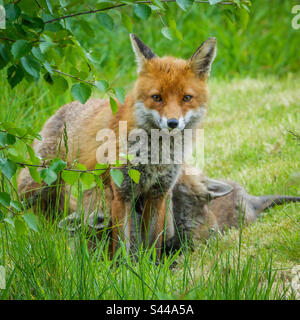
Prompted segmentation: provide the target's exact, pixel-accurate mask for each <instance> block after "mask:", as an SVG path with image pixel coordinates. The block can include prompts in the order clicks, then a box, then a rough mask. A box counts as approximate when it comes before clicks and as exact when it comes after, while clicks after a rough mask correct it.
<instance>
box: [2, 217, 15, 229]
mask: <svg viewBox="0 0 300 320" xmlns="http://www.w3.org/2000/svg"><path fill="white" fill-rule="evenodd" d="M4 221H5V222H7V223H9V224H10V225H11V226H13V227H15V222H14V220H13V219H11V218H9V217H8V218H5V219H4Z"/></svg>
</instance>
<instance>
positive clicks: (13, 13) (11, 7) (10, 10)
mask: <svg viewBox="0 0 300 320" xmlns="http://www.w3.org/2000/svg"><path fill="white" fill-rule="evenodd" d="M20 14H21V10H20V8H19V7H18V6H17V5H16V4H13V3H9V4H7V5H6V6H5V17H6V19H7V20H10V21H13V20H16V19H18V18H19V16H20Z"/></svg>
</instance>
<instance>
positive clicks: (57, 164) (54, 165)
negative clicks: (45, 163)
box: [49, 159, 67, 174]
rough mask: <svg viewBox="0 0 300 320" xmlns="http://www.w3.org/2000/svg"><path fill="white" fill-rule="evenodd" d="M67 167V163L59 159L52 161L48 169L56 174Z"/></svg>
mask: <svg viewBox="0 0 300 320" xmlns="http://www.w3.org/2000/svg"><path fill="white" fill-rule="evenodd" d="M66 166H67V163H66V162H65V161H63V160H61V159H54V160H52V161H51V163H50V166H49V169H51V170H52V171H54V172H55V173H56V174H57V173H59V172H60V171H62V170H63V169H64V168H65V167H66Z"/></svg>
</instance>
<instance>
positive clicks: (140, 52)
mask: <svg viewBox="0 0 300 320" xmlns="http://www.w3.org/2000/svg"><path fill="white" fill-rule="evenodd" d="M130 40H131V44H132V48H133V51H134V53H135V58H136V62H137V65H138V72H140V71H141V70H142V69H143V66H144V64H145V62H146V61H147V60H150V59H152V58H155V57H156V55H155V54H154V53H153V52H152V50H151V49H150V48H149V47H148V46H146V45H145V43H144V42H143V41H142V40H140V39H139V38H138V37H137V36H136V35H135V34H133V33H131V34H130Z"/></svg>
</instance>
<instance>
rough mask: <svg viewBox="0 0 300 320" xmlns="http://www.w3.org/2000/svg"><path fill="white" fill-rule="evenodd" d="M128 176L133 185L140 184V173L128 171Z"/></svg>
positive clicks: (132, 170) (133, 170)
mask: <svg viewBox="0 0 300 320" xmlns="http://www.w3.org/2000/svg"><path fill="white" fill-rule="evenodd" d="M128 175H129V177H130V178H131V179H132V180H133V181H134V182H135V183H137V184H138V183H139V182H140V177H141V173H140V172H139V171H138V170H135V169H130V170H129V171H128Z"/></svg>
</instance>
